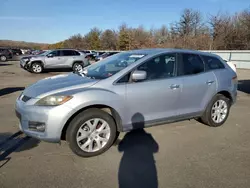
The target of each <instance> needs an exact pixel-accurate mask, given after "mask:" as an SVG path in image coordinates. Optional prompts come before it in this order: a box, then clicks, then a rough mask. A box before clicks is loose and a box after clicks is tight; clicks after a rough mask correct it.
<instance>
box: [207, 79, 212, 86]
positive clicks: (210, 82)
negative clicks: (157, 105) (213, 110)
mask: <svg viewBox="0 0 250 188" xmlns="http://www.w3.org/2000/svg"><path fill="white" fill-rule="evenodd" d="M212 83H214V81H213V80H208V81H206V84H207V85H211V84H212Z"/></svg>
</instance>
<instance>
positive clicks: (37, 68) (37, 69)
mask: <svg viewBox="0 0 250 188" xmlns="http://www.w3.org/2000/svg"><path fill="white" fill-rule="evenodd" d="M30 71H31V72H32V73H35V74H40V73H42V72H43V66H42V64H41V63H32V64H31V66H30Z"/></svg>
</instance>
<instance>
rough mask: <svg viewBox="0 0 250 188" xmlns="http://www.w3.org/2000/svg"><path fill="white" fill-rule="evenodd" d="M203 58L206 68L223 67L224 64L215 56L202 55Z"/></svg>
mask: <svg viewBox="0 0 250 188" xmlns="http://www.w3.org/2000/svg"><path fill="white" fill-rule="evenodd" d="M202 58H203V59H204V62H205V65H206V69H207V70H214V69H223V68H225V66H224V65H223V63H222V62H221V61H220V60H219V59H217V58H216V57H210V56H202Z"/></svg>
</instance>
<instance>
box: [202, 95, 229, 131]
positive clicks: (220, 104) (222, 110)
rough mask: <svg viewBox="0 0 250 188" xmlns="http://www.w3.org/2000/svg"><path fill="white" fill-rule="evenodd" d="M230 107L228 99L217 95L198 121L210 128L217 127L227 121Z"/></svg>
mask: <svg viewBox="0 0 250 188" xmlns="http://www.w3.org/2000/svg"><path fill="white" fill-rule="evenodd" d="M230 107H231V102H230V99H228V98H227V97H225V96H224V95H222V94H217V95H216V96H215V97H214V98H213V99H212V101H211V102H210V103H209V105H208V106H207V109H206V111H205V112H204V114H203V116H202V117H201V118H200V120H201V122H202V123H204V124H206V125H209V126H211V127H219V126H221V125H223V124H224V123H225V121H226V120H227V118H228V115H229V112H230Z"/></svg>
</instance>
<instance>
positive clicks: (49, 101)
mask: <svg viewBox="0 0 250 188" xmlns="http://www.w3.org/2000/svg"><path fill="white" fill-rule="evenodd" d="M72 98H73V97H72V96H47V97H44V98H42V99H40V100H39V101H37V102H36V105H38V106H57V105H61V104H64V103H65V102H67V101H69V100H70V99H72Z"/></svg>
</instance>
